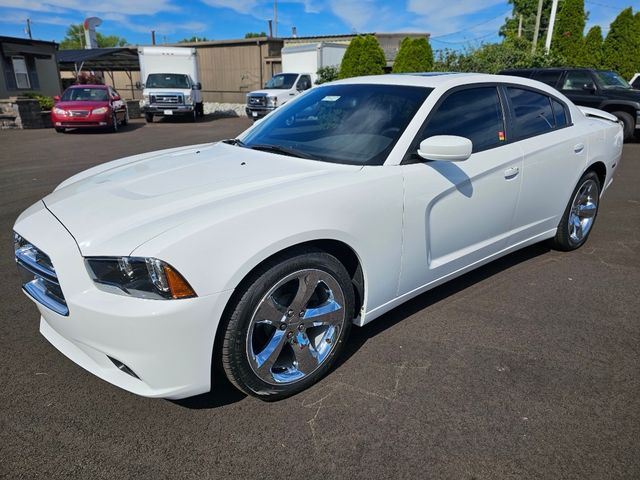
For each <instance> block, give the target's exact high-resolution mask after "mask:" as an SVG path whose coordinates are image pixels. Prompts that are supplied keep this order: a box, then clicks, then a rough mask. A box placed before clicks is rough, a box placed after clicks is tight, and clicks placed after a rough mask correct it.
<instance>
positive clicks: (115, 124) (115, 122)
mask: <svg viewBox="0 0 640 480" xmlns="http://www.w3.org/2000/svg"><path fill="white" fill-rule="evenodd" d="M111 131H112V132H113V133H116V132H117V131H118V117H117V116H116V112H113V113H112V114H111Z"/></svg>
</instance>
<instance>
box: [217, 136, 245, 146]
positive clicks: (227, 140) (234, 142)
mask: <svg viewBox="0 0 640 480" xmlns="http://www.w3.org/2000/svg"><path fill="white" fill-rule="evenodd" d="M220 141H221V142H222V143H226V144H227V145H237V146H239V147H246V145H245V144H244V143H242V141H241V140H238V139H237V138H225V139H224V140H220Z"/></svg>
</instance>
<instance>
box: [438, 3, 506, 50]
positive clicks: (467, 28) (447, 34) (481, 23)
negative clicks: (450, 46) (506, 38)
mask: <svg viewBox="0 0 640 480" xmlns="http://www.w3.org/2000/svg"><path fill="white" fill-rule="evenodd" d="M509 13H511V9H509V10H507V11H506V12H505V13H501V14H500V15H496V16H495V17H493V18H489V19H488V20H483V21H482V22H480V23H476V24H475V25H471V26H470V27H466V28H465V29H464V30H458V31H457V32H451V33H445V34H443V35H437V36H435V37H429V40H433V39H434V38H442V37H450V36H451V35H456V34H458V33H463V32H466V31H468V30H473V29H474V28H476V27H480V26H482V25H484V24H486V23H489V22H493V21H494V20H496V19H498V18H500V17H504V16H505V15H508V14H509ZM487 36H488V35H487ZM445 43H446V42H445ZM453 43H456V42H453Z"/></svg>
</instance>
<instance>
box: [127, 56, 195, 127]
mask: <svg viewBox="0 0 640 480" xmlns="http://www.w3.org/2000/svg"><path fill="white" fill-rule="evenodd" d="M138 57H139V59H140V78H141V79H142V85H140V87H141V88H143V92H142V103H143V105H142V112H143V113H144V116H145V118H146V120H147V122H152V121H153V117H154V116H156V115H158V116H169V115H171V116H173V115H182V116H187V117H189V119H191V120H192V121H195V120H196V117H198V116H202V115H204V108H203V104H202V93H201V88H202V87H201V85H200V82H199V81H198V57H197V55H196V49H195V48H183V47H140V48H138Z"/></svg>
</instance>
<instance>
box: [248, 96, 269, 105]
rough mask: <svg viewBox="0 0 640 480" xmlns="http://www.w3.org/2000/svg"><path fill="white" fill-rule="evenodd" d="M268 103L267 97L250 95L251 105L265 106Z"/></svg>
mask: <svg viewBox="0 0 640 480" xmlns="http://www.w3.org/2000/svg"><path fill="white" fill-rule="evenodd" d="M266 104H267V97H262V96H261V97H249V105H251V106H265V105H266Z"/></svg>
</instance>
